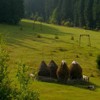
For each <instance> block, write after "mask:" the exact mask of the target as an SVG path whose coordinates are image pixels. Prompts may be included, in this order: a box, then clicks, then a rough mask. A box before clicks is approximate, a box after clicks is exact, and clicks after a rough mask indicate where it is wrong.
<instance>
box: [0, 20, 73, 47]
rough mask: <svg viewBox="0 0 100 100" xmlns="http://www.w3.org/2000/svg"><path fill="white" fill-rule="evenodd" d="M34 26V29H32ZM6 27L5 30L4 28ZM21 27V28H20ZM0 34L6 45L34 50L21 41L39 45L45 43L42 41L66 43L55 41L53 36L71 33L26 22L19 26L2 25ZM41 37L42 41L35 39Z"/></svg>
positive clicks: (49, 26) (50, 26)
mask: <svg viewBox="0 0 100 100" xmlns="http://www.w3.org/2000/svg"><path fill="white" fill-rule="evenodd" d="M33 25H34V28H33ZM5 27H6V28H5ZM21 27H22V28H21ZM0 33H2V34H4V36H5V37H6V40H7V43H8V45H12V46H13V45H20V46H22V47H26V48H30V49H34V48H32V47H30V46H27V44H25V43H24V42H23V41H27V39H29V40H31V41H36V42H39V43H46V42H45V41H44V39H47V40H50V41H55V42H63V43H66V42H65V41H63V40H60V39H58V40H57V39H55V35H57V36H58V37H60V36H62V35H65V34H66V35H71V34H72V33H67V32H66V33H64V32H61V31H59V30H58V29H57V28H55V27H53V26H52V25H48V24H47V25H46V24H42V25H41V24H40V23H35V24H33V22H26V21H22V23H21V25H19V26H18V25H16V26H15V25H14V26H11V25H3V26H2V28H1V29H0ZM38 34H39V35H43V37H42V38H43V39H40V38H37V35H38ZM46 34H50V35H52V36H53V37H49V36H47V35H46ZM45 35H46V36H45Z"/></svg>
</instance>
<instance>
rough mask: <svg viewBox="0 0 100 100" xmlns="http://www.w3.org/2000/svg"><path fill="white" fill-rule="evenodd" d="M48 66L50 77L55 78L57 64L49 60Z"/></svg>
mask: <svg viewBox="0 0 100 100" xmlns="http://www.w3.org/2000/svg"><path fill="white" fill-rule="evenodd" d="M48 68H49V70H50V77H51V78H57V75H56V71H57V69H58V66H57V64H56V63H55V62H54V61H53V60H51V61H50V63H49V65H48Z"/></svg>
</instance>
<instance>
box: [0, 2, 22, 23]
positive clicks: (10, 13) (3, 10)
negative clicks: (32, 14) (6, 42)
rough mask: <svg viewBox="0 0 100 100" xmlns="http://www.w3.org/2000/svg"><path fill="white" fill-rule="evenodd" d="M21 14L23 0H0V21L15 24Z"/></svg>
mask: <svg viewBox="0 0 100 100" xmlns="http://www.w3.org/2000/svg"><path fill="white" fill-rule="evenodd" d="M23 15H24V5H23V0H0V23H8V24H17V23H18V22H19V21H20V19H21V18H22V17H23Z"/></svg>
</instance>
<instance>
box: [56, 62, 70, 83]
mask: <svg viewBox="0 0 100 100" xmlns="http://www.w3.org/2000/svg"><path fill="white" fill-rule="evenodd" d="M57 78H58V81H59V82H63V83H65V82H67V80H68V78H69V68H68V66H67V64H66V62H65V61H62V63H61V66H60V68H59V69H58V70H57Z"/></svg>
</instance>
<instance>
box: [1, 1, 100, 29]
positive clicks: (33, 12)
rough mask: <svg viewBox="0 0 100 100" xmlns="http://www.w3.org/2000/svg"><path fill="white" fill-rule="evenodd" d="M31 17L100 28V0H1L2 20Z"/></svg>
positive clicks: (6, 21) (68, 24) (9, 20)
mask: <svg viewBox="0 0 100 100" xmlns="http://www.w3.org/2000/svg"><path fill="white" fill-rule="evenodd" d="M23 17H24V18H29V19H33V20H38V21H44V22H47V23H54V24H58V25H65V26H74V27H82V28H86V29H100V0H0V22H1V23H2V22H5V23H10V24H17V23H18V22H19V21H20V19H21V18H23Z"/></svg>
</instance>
